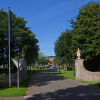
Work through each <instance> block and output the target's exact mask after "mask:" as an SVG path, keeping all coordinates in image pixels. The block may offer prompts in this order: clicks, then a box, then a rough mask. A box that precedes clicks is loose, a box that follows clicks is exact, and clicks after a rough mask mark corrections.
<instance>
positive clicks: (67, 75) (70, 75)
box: [53, 70, 75, 79]
mask: <svg viewBox="0 0 100 100" xmlns="http://www.w3.org/2000/svg"><path fill="white" fill-rule="evenodd" d="M53 73H55V74H58V75H60V76H63V77H65V78H71V79H75V77H74V76H73V73H74V71H64V70H61V72H60V73H59V72H58V71H57V72H53Z"/></svg>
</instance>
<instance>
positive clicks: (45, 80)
mask: <svg viewBox="0 0 100 100" xmlns="http://www.w3.org/2000/svg"><path fill="white" fill-rule="evenodd" d="M64 79H65V78H64V77H63V76H59V75H56V74H53V73H52V69H49V70H44V71H41V72H39V73H37V74H36V75H35V76H34V77H33V78H32V79H31V81H30V83H29V87H31V86H44V85H48V84H49V82H51V81H57V80H64Z"/></svg>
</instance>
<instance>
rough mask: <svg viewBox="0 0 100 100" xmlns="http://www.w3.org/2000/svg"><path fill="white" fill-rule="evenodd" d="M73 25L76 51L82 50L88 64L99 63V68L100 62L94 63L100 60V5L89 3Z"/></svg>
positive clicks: (73, 20) (74, 20) (81, 10)
mask: <svg viewBox="0 0 100 100" xmlns="http://www.w3.org/2000/svg"><path fill="white" fill-rule="evenodd" d="M71 23H72V28H73V31H72V32H73V47H74V49H77V48H78V47H79V48H80V49H81V53H82V57H83V58H84V59H85V62H86V63H87V62H90V64H92V65H95V64H97V63H98V65H97V66H100V63H99V62H94V63H95V64H93V63H92V62H93V61H97V60H98V58H100V38H99V37H100V3H97V2H89V3H88V4H87V5H85V6H83V7H82V8H81V9H80V10H79V14H78V15H77V16H76V18H75V19H72V20H71ZM95 58H97V59H96V60H93V59H95Z"/></svg>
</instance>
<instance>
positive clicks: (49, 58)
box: [46, 56, 55, 66]
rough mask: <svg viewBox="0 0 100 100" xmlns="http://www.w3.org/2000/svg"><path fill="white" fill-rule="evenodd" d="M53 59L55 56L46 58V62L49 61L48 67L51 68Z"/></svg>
mask: <svg viewBox="0 0 100 100" xmlns="http://www.w3.org/2000/svg"><path fill="white" fill-rule="evenodd" d="M54 57H55V56H48V57H46V58H47V59H48V61H49V65H51V66H52V65H53V64H54Z"/></svg>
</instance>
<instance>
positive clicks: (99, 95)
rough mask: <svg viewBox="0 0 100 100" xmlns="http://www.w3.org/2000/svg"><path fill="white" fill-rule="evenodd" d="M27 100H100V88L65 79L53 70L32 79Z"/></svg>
mask: <svg viewBox="0 0 100 100" xmlns="http://www.w3.org/2000/svg"><path fill="white" fill-rule="evenodd" d="M24 98H25V100H81V99H82V100H100V87H96V86H91V85H87V84H85V83H81V82H78V81H74V80H71V79H67V78H63V77H61V76H58V75H56V74H53V73H52V70H46V71H41V72H39V73H37V74H36V75H35V76H33V77H32V79H31V81H30V84H29V87H28V88H27V90H26V96H24Z"/></svg>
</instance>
